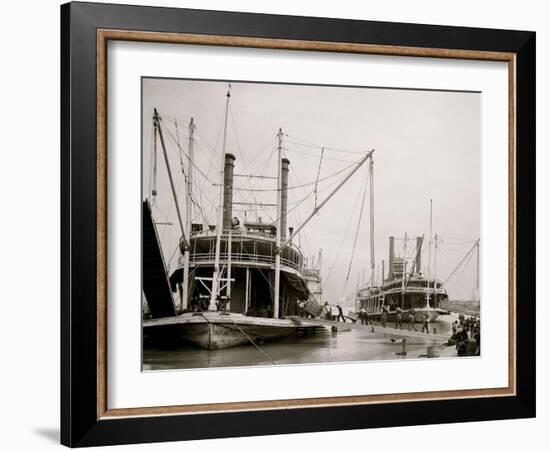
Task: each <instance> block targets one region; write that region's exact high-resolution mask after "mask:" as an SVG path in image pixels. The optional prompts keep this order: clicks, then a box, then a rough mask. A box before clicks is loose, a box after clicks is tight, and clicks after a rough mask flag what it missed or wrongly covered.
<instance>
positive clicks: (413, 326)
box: [408, 308, 418, 331]
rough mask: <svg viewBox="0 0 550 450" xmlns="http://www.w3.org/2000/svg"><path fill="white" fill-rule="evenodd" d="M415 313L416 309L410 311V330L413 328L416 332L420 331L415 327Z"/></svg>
mask: <svg viewBox="0 0 550 450" xmlns="http://www.w3.org/2000/svg"><path fill="white" fill-rule="evenodd" d="M415 313H416V311H415V310H414V308H411V309H409V328H408V330H409V331H411V328H412V329H413V330H414V331H418V330H417V329H416V327H415V325H414V316H415Z"/></svg>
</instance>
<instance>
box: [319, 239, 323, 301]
mask: <svg viewBox="0 0 550 450" xmlns="http://www.w3.org/2000/svg"><path fill="white" fill-rule="evenodd" d="M322 268H323V249H322V248H321V249H319V303H321V302H322V299H323V283H322V282H321V280H322V278H321V270H322Z"/></svg>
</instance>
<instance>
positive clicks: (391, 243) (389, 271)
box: [388, 236, 395, 280]
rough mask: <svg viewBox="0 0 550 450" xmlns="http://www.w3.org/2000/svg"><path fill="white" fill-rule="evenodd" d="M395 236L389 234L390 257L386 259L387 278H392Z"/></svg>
mask: <svg viewBox="0 0 550 450" xmlns="http://www.w3.org/2000/svg"><path fill="white" fill-rule="evenodd" d="M394 253H395V238H394V237H393V236H390V255H389V256H390V257H389V260H388V265H389V267H388V279H389V280H393V258H394V256H395V254H394Z"/></svg>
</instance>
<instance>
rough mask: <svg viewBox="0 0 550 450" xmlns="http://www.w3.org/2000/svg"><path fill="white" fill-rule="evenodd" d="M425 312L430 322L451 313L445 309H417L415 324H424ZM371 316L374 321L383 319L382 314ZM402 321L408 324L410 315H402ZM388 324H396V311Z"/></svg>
mask: <svg viewBox="0 0 550 450" xmlns="http://www.w3.org/2000/svg"><path fill="white" fill-rule="evenodd" d="M424 312H427V313H428V314H429V316H430V322H435V321H436V320H437V319H438V317H439V316H441V315H448V314H449V312H448V311H445V310H443V309H439V308H438V309H433V308H431V309H429V310H426V309H415V315H414V321H415V323H423V322H424ZM369 316H370V317H371V318H372V319H373V320H377V321H379V320H380V319H381V317H382V313H370V314H369ZM402 318H403V319H402V320H403V323H407V322H408V321H409V313H407V312H405V313H403V314H402ZM387 321H388V322H395V312H394V311H391V312H390V313H389V314H388V319H387Z"/></svg>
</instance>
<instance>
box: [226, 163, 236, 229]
mask: <svg viewBox="0 0 550 450" xmlns="http://www.w3.org/2000/svg"><path fill="white" fill-rule="evenodd" d="M234 167H235V157H234V156H233V155H232V154H231V153H226V154H225V166H224V168H223V229H224V230H228V229H231V219H232V215H233V168H234Z"/></svg>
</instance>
